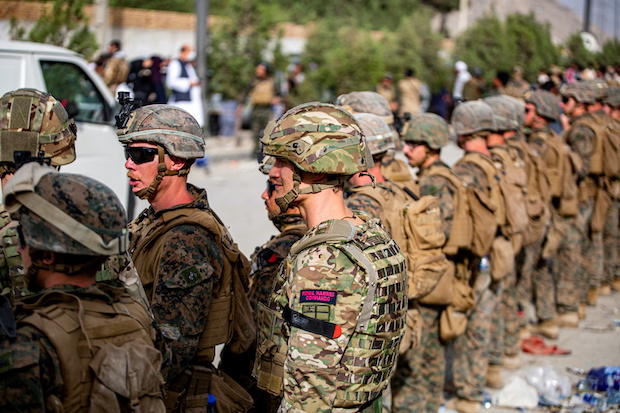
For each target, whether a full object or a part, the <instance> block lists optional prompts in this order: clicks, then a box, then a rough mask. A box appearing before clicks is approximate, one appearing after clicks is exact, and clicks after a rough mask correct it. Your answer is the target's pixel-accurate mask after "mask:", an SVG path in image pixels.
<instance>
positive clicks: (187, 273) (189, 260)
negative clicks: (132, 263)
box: [151, 225, 224, 379]
mask: <svg viewBox="0 0 620 413" xmlns="http://www.w3.org/2000/svg"><path fill="white" fill-rule="evenodd" d="M165 236H166V240H165V243H164V249H163V252H162V259H161V263H160V264H159V281H158V283H157V286H156V287H155V296H154V298H153V301H152V303H151V309H152V311H153V315H154V317H155V320H157V322H158V323H159V324H169V325H171V326H173V327H175V328H177V329H178V330H179V333H180V337H179V339H178V340H177V341H174V342H171V343H170V347H171V349H172V353H173V358H172V361H171V364H170V372H169V374H168V379H172V378H173V377H175V376H176V375H177V374H179V373H180V372H181V371H182V370H183V369H184V368H186V367H187V366H188V365H189V364H190V362H191V360H192V358H193V356H194V354H195V352H196V349H197V346H198V340H199V338H200V335H201V333H202V331H203V330H204V328H205V324H206V322H207V314H208V313H209V308H210V306H211V297H212V295H213V287H214V284H215V283H217V282H218V281H219V279H220V277H221V275H222V271H223V266H224V264H223V259H222V257H223V253H222V250H221V248H220V246H219V245H218V244H217V243H216V242H215V240H214V238H213V236H212V235H211V234H210V233H209V232H207V231H206V230H204V229H202V228H199V227H196V226H192V225H181V226H178V227H175V228H174V229H172V230H171V231H170V232H168V233H167V234H166V235H165Z"/></svg>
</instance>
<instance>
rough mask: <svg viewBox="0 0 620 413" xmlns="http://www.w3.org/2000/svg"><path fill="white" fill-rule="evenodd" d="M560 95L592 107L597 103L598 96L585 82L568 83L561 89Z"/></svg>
mask: <svg viewBox="0 0 620 413" xmlns="http://www.w3.org/2000/svg"><path fill="white" fill-rule="evenodd" d="M560 94H561V95H562V96H564V97H572V98H573V99H575V101H577V102H579V103H585V104H586V105H591V104H594V103H596V96H595V94H594V90H592V88H590V87H588V86H587V85H585V84H584V83H583V82H575V83H567V84H565V85H564V86H562V87H561V88H560Z"/></svg>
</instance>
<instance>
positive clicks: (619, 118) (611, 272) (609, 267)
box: [603, 87, 620, 291]
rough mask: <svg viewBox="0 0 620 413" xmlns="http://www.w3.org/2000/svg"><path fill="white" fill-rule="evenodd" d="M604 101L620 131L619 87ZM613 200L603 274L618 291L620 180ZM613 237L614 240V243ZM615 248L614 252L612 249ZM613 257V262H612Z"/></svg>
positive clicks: (611, 88)
mask: <svg viewBox="0 0 620 413" xmlns="http://www.w3.org/2000/svg"><path fill="white" fill-rule="evenodd" d="M605 103H606V104H607V108H608V110H609V116H610V118H611V125H613V128H612V129H613V130H616V131H620V87H610V88H609V90H608V91H607V97H606V98H605ZM612 188H613V202H612V204H611V207H610V210H609V215H608V217H607V221H605V230H604V231H605V233H604V234H607V236H604V237H603V242H604V243H606V244H605V246H604V247H605V254H606V257H605V261H606V268H605V276H606V277H607V279H606V282H607V283H609V284H610V286H611V289H612V290H613V291H620V264H619V261H620V234H619V232H620V231H619V229H618V227H619V226H620V222H616V223H614V221H620V180H616V181H615V182H614V184H613V186H612ZM614 237H616V241H615V243H614V241H613V240H614ZM613 249H615V252H614V250H613ZM614 257H615V262H614Z"/></svg>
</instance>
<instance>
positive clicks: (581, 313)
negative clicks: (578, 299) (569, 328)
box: [577, 304, 586, 320]
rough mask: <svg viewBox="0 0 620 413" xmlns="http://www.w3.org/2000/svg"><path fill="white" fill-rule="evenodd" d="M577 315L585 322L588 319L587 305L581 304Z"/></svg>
mask: <svg viewBox="0 0 620 413" xmlns="http://www.w3.org/2000/svg"><path fill="white" fill-rule="evenodd" d="M577 315H578V316H579V319H580V320H585V319H586V305H585V304H579V309H578V310H577Z"/></svg>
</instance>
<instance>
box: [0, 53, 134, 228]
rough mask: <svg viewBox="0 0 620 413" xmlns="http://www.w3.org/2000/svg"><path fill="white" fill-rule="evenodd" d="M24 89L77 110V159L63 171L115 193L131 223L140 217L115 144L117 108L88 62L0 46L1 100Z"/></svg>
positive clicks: (74, 55)
mask: <svg viewBox="0 0 620 413" xmlns="http://www.w3.org/2000/svg"><path fill="white" fill-rule="evenodd" d="M25 87H27V88H34V89H39V90H41V91H45V92H48V93H51V94H52V95H53V96H54V97H55V98H56V99H58V100H60V101H65V102H64V103H68V104H70V105H71V104H74V105H75V107H76V108H77V113H76V114H74V119H75V122H76V124H77V128H78V133H77V140H76V142H75V145H76V151H77V159H76V160H75V162H73V163H71V164H69V165H66V166H63V167H62V171H66V172H73V173H79V174H83V175H87V176H89V177H92V178H94V179H97V180H98V181H101V182H103V183H104V184H106V185H107V186H109V187H110V188H112V190H114V192H116V194H117V195H118V197H119V198H120V200H121V201H122V202H123V205H124V206H125V208H126V209H127V214H128V216H129V218H130V219H131V218H133V217H134V216H135V215H136V213H137V212H140V210H141V209H143V208H144V207H145V205H146V203H145V202H144V201H139V200H138V199H137V198H136V197H135V196H134V195H133V194H132V193H131V189H130V187H129V181H128V179H127V176H126V171H125V167H124V164H125V156H124V153H123V147H122V145H121V144H120V143H119V142H118V140H117V138H116V127H115V120H114V115H115V114H117V113H118V111H119V105H118V102H116V100H115V97H113V96H112V94H111V93H110V91H109V90H108V88H107V87H106V85H105V83H104V82H103V80H102V79H101V77H100V76H99V75H98V74H97V73H96V72H95V71H94V70H92V69H91V68H90V67H89V66H88V62H86V60H84V58H83V57H82V56H81V55H79V54H77V53H75V52H72V51H71V50H67V49H64V48H62V47H57V46H51V45H46V44H41V43H30V42H18V41H0V96H2V95H3V94H5V93H6V92H9V91H11V90H15V89H19V88H25ZM71 106H72V105H71ZM137 204H139V205H137Z"/></svg>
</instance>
